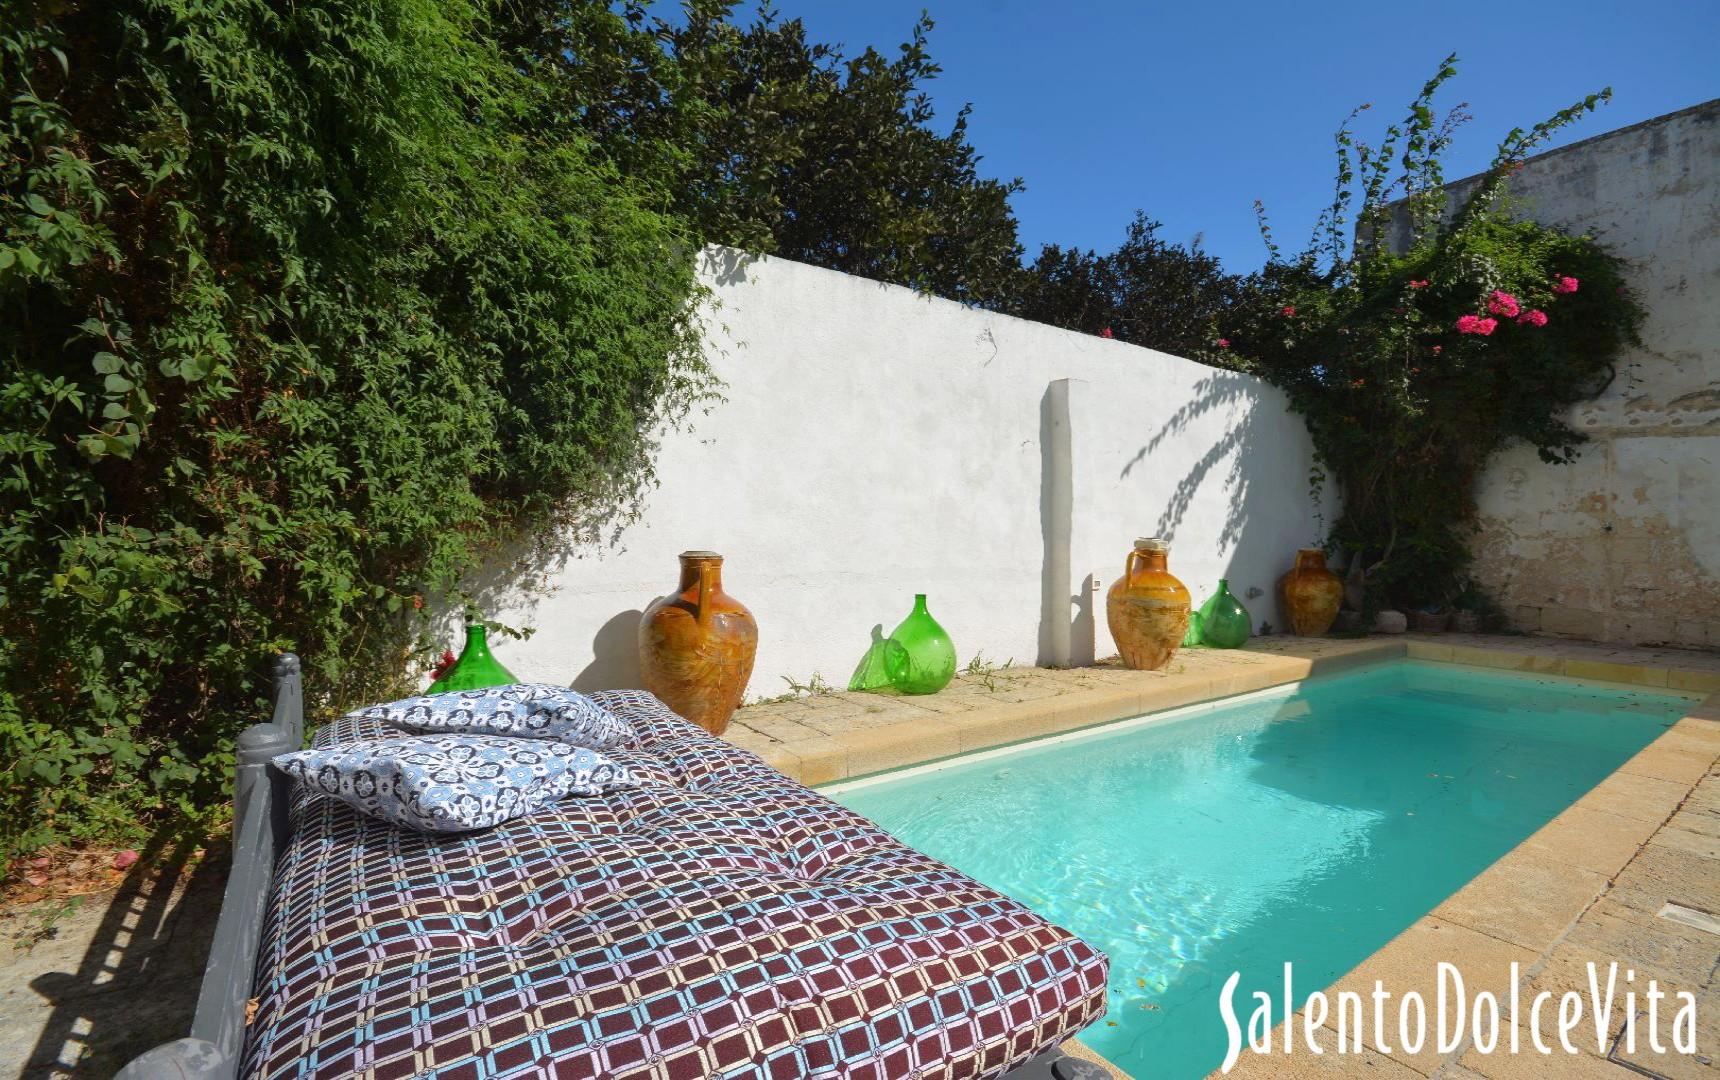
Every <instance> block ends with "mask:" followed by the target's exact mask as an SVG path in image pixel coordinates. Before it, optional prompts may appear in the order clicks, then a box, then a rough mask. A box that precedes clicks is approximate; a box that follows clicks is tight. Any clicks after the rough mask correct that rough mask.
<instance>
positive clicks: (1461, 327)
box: [1457, 315, 1481, 334]
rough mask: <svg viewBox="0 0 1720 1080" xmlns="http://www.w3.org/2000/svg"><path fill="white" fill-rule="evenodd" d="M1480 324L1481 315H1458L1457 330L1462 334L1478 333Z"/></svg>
mask: <svg viewBox="0 0 1720 1080" xmlns="http://www.w3.org/2000/svg"><path fill="white" fill-rule="evenodd" d="M1480 325H1481V316H1479V315H1459V316H1458V317H1457V332H1458V333H1460V334H1474V333H1478V332H1479V331H1477V330H1476V327H1478V326H1480Z"/></svg>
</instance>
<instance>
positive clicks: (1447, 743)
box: [823, 661, 1689, 1078]
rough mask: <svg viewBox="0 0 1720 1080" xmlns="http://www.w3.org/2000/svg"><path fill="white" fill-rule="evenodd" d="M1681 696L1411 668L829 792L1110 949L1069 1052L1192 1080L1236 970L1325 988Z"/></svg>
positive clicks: (1529, 828)
mask: <svg viewBox="0 0 1720 1080" xmlns="http://www.w3.org/2000/svg"><path fill="white" fill-rule="evenodd" d="M1688 704H1689V702H1688V699H1686V698H1682V697H1674V696H1669V695H1661V694H1650V693H1640V692H1635V691H1631V690H1625V689H1614V688H1611V687H1601V686H1596V685H1592V684H1583V683H1575V682H1572V681H1569V680H1554V679H1546V678H1536V677H1532V676H1523V675H1512V674H1502V673H1495V672H1485V671H1478V670H1473V669H1468V668H1461V667H1455V666H1452V665H1446V664H1426V663H1418V662H1415V661H1402V662H1398V663H1394V664H1390V665H1385V666H1381V667H1378V668H1372V669H1367V670H1364V671H1359V672H1355V673H1352V674H1347V675H1339V676H1333V677H1330V678H1322V679H1315V680H1310V681H1308V682H1305V683H1301V684H1299V685H1296V686H1291V687H1283V688H1279V689H1276V690H1268V691H1264V692H1262V693H1259V694H1251V695H1248V696H1246V697H1243V698H1234V699H1231V700H1228V701H1220V702H1214V703H1211V704H1207V705H1200V706H1194V707H1191V708H1187V709H1179V710H1175V711H1173V712H1171V713H1166V714H1160V715H1158V716H1154V717H1143V718H1140V719H1136V720H1126V721H1121V722H1119V723H1115V724H1109V725H1105V726H1104V727H1101V728H1097V729H1094V730H1092V731H1089V732H1082V733H1079V734H1076V735H1067V736H1061V737H1058V738H1054V739H1047V740H1043V741H1040V742H1037V743H1029V744H1025V745H1023V746H1018V747H1010V748H1005V749H1002V750H993V751H987V752H984V753H980V754H974V755H969V756H967V757H963V758H956V759H953V760H950V761H947V762H942V763H938V764H933V765H925V766H919V767H917V768H913V769H908V770H904V771H901V772H897V773H890V774H885V775H883V776H879V777H873V778H870V779H865V780H859V781H851V782H845V783H841V784H837V785H833V786H831V787H828V788H825V789H823V790H824V791H825V792H826V793H827V794H829V795H831V796H832V797H833V798H835V799H837V800H838V801H839V802H842V803H844V804H846V805H848V806H850V807H852V808H854V809H855V810H857V811H859V812H861V813H863V814H865V815H866V816H868V817H870V818H872V819H873V820H874V821H876V822H878V823H879V824H881V825H883V826H884V827H885V828H886V829H888V830H889V831H890V832H892V833H894V834H895V835H896V836H898V837H900V838H901V839H902V840H903V841H905V842H907V843H909V844H911V845H913V846H914V847H917V848H919V849H921V850H922V851H925V852H927V853H928V854H930V855H932V856H934V857H935V858H938V859H941V860H943V861H945V862H948V863H950V864H951V865H953V866H956V867H957V868H959V869H961V870H963V871H966V872H967V873H969V874H971V875H972V876H973V877H975V878H977V879H979V880H980V881H982V882H984V883H985V884H987V885H990V886H992V887H993V888H996V889H998V890H999V891H1002V892H1005V893H1008V894H1009V895H1011V896H1014V897H1016V898H1017V899H1019V900H1021V901H1023V902H1025V903H1027V904H1028V905H1030V906H1032V907H1033V908H1034V909H1035V910H1037V911H1039V912H1040V913H1041V914H1043V915H1045V916H1046V917H1047V918H1049V919H1051V920H1052V921H1053V922H1056V923H1058V924H1060V925H1062V926H1065V927H1067V928H1069V929H1070V930H1073V931H1074V932H1075V933H1077V934H1079V935H1080V936H1082V937H1083V938H1085V939H1086V940H1087V941H1089V942H1091V943H1092V944H1094V945H1096V946H1098V947H1099V948H1101V949H1103V950H1104V951H1105V952H1107V953H1109V954H1110V957H1111V983H1110V1011H1109V1012H1108V1014H1107V1015H1106V1017H1105V1019H1104V1020H1103V1021H1101V1022H1099V1023H1097V1024H1095V1025H1093V1026H1092V1027H1091V1028H1089V1029H1088V1030H1087V1031H1086V1032H1085V1033H1084V1034H1083V1035H1082V1036H1081V1039H1082V1041H1083V1042H1085V1043H1087V1044H1088V1045H1090V1046H1092V1047H1093V1048H1094V1049H1095V1050H1097V1051H1099V1052H1100V1053H1101V1054H1103V1055H1105V1056H1106V1057H1107V1058H1109V1059H1110V1060H1111V1061H1113V1062H1115V1063H1116V1064H1117V1065H1118V1066H1120V1067H1121V1068H1123V1069H1125V1070H1127V1071H1129V1072H1131V1073H1133V1074H1134V1075H1136V1076H1139V1077H1149V1076H1150V1077H1170V1078H1177V1077H1190V1078H1193V1077H1200V1076H1204V1075H1205V1074H1206V1073H1208V1072H1209V1071H1211V1070H1212V1069H1214V1068H1216V1067H1217V1066H1218V1065H1219V1063H1220V1062H1221V1061H1222V1059H1223V1057H1224V1049H1225V1045H1226V1041H1225V1029H1224V1026H1223V1023H1222V1021H1221V1020H1220V1017H1219V1012H1218V1008H1217V1000H1218V993H1219V988H1220V987H1221V986H1222V985H1223V983H1224V981H1225V979H1226V978H1227V977H1228V976H1229V974H1230V973H1231V972H1233V971H1240V972H1241V973H1242V981H1241V983H1240V984H1239V986H1238V988H1237V993H1236V999H1237V1000H1238V1001H1244V1002H1245V1001H1248V1000H1249V997H1248V993H1249V992H1250V991H1252V990H1255V989H1262V990H1267V991H1269V992H1270V991H1274V990H1277V989H1280V988H1281V987H1282V980H1283V965H1284V963H1285V962H1286V961H1290V962H1293V963H1294V964H1295V971H1296V983H1297V986H1298V988H1299V993H1307V992H1310V991H1313V990H1316V989H1319V988H1321V987H1324V986H1326V985H1328V984H1330V983H1331V982H1332V981H1334V980H1335V979H1337V978H1338V977H1339V976H1341V975H1343V974H1344V973H1345V972H1347V971H1348V970H1349V969H1350V968H1352V967H1354V966H1355V965H1356V964H1357V963H1359V962H1361V961H1362V960H1363V959H1365V958H1366V957H1367V956H1368V955H1369V954H1371V953H1372V952H1374V951H1375V950H1376V949H1378V948H1379V947H1380V946H1381V945H1383V944H1385V943H1386V942H1387V941H1389V940H1390V939H1391V938H1392V937H1394V936H1395V935H1396V934H1398V933H1399V932H1400V931H1402V930H1403V929H1404V928H1405V927H1407V926H1409V925H1410V924H1411V923H1413V922H1414V921H1415V920H1416V919H1418V918H1420V917H1421V916H1422V915H1425V914H1426V913H1427V912H1428V911H1429V910H1431V909H1432V908H1434V907H1435V906H1436V905H1438V904H1439V903H1440V901H1442V900H1444V899H1445V898H1446V897H1447V896H1449V895H1450V894H1451V893H1453V892H1455V891H1457V890H1458V889H1459V888H1461V887H1462V886H1463V885H1464V884H1465V883H1466V882H1467V881H1469V879H1470V878H1472V877H1474V876H1475V875H1476V874H1477V873H1479V872H1480V871H1482V870H1483V869H1485V868H1486V867H1487V866H1488V865H1489V864H1491V863H1492V862H1493V861H1494V860H1495V859H1497V858H1498V857H1499V856H1501V855H1503V854H1504V853H1505V852H1507V851H1509V850H1510V849H1511V848H1513V847H1515V846H1516V845H1517V844H1518V843H1519V842H1521V841H1522V840H1523V839H1524V838H1526V837H1527V836H1529V834H1531V833H1533V832H1534V831H1535V830H1536V829H1538V828H1539V827H1540V826H1542V825H1543V824H1545V823H1546V822H1547V821H1548V820H1550V819H1551V818H1553V817H1554V816H1555V815H1557V814H1558V813H1559V811H1561V810H1563V809H1564V808H1565V807H1566V806H1568V805H1570V804H1571V803H1572V802H1573V801H1575V800H1576V799H1577V798H1578V797H1579V796H1581V795H1582V794H1583V793H1584V792H1586V791H1587V790H1588V789H1589V788H1591V787H1593V786H1594V785H1595V784H1596V783H1598V782H1600V781H1601V780H1602V779H1604V778H1605V777H1606V776H1607V775H1608V774H1609V773H1611V772H1612V771H1613V770H1615V769H1616V768H1617V767H1618V766H1619V765H1621V764H1623V763H1624V761H1625V760H1627V759H1628V758H1629V757H1630V756H1631V755H1633V754H1634V753H1635V752H1636V751H1638V750H1640V749H1641V748H1642V747H1643V746H1645V745H1647V744H1648V743H1649V742H1651V741H1652V740H1653V739H1654V738H1655V737H1656V736H1657V735H1659V734H1660V733H1661V731H1663V730H1664V729H1665V728H1666V727H1667V726H1669V725H1671V724H1673V723H1675V722H1676V721H1677V720H1678V719H1679V717H1680V716H1682V715H1683V713H1684V711H1685V708H1686V707H1687V706H1688Z"/></svg>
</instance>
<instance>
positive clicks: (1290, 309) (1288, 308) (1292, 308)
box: [1278, 304, 1296, 315]
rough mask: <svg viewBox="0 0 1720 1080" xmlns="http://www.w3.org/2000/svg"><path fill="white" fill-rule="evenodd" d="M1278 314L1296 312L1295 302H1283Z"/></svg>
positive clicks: (1292, 313)
mask: <svg viewBox="0 0 1720 1080" xmlns="http://www.w3.org/2000/svg"><path fill="white" fill-rule="evenodd" d="M1278 314H1280V315H1294V314H1296V305H1295V304H1285V305H1284V306H1283V307H1282V308H1280V309H1279V311H1278Z"/></svg>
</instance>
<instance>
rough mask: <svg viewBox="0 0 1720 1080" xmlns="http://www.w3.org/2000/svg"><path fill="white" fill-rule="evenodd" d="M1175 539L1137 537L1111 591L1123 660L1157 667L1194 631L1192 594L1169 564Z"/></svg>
mask: <svg viewBox="0 0 1720 1080" xmlns="http://www.w3.org/2000/svg"><path fill="white" fill-rule="evenodd" d="M1170 550H1171V546H1170V544H1168V543H1166V542H1165V541H1163V540H1160V539H1159V538H1157V537H1152V538H1149V539H1145V540H1136V541H1135V550H1133V551H1131V552H1129V557H1128V559H1127V560H1126V561H1125V562H1124V564H1123V576H1122V577H1120V578H1118V579H1117V581H1116V583H1115V584H1113V585H1112V586H1111V591H1110V592H1108V593H1106V594H1105V619H1106V621H1107V622H1109V623H1110V625H1111V637H1112V638H1114V639H1116V642H1117V651H1118V652H1119V653H1121V654H1122V656H1123V663H1124V664H1126V665H1128V666H1129V667H1131V668H1134V669H1136V670H1138V671H1155V670H1157V669H1159V668H1162V667H1164V666H1165V665H1166V664H1168V663H1170V659H1171V656H1172V655H1173V654H1174V653H1175V652H1176V651H1177V646H1178V645H1180V644H1182V640H1183V635H1184V634H1185V633H1187V632H1188V613H1189V606H1190V597H1189V594H1188V590H1187V589H1186V588H1184V587H1183V583H1182V582H1180V581H1178V580H1177V579H1176V578H1175V577H1173V576H1172V575H1171V572H1170V570H1169V569H1167V565H1168V562H1169V558H1170Z"/></svg>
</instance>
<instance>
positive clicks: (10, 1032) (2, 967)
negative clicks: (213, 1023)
mask: <svg viewBox="0 0 1720 1080" xmlns="http://www.w3.org/2000/svg"><path fill="white" fill-rule="evenodd" d="M140 854H141V855H142V858H141V859H140V860H139V861H138V863H137V864H136V865H135V866H134V867H132V868H131V870H130V872H129V873H127V875H126V876H125V878H124V880H123V881H122V882H121V883H120V885H119V888H118V889H116V890H113V891H110V892H105V893H96V894H91V895H87V896H80V897H73V898H70V899H66V900H44V901H40V902H37V903H33V904H28V905H25V906H20V907H11V908H7V909H5V910H4V911H0V1077H6V1076H17V1077H28V1078H30V1080H50V1078H52V1080H62V1078H70V1077H77V1078H85V1077H88V1078H91V1080H96V1078H102V1080H105V1078H107V1077H110V1076H112V1075H113V1074H114V1072H115V1071H116V1070H118V1069H119V1067H120V1066H121V1065H123V1064H125V1062H127V1061H129V1060H130V1059H131V1058H132V1057H135V1056H136V1055H137V1054H139V1053H142V1052H143V1051H144V1050H147V1049H149V1048H150V1047H152V1046H155V1045H156V1044H158V1043H162V1042H166V1041H168V1040H170V1039H175V1038H179V1037H180V1036H182V1035H184V1034H185V1033H186V1032H187V1031H188V1030H190V1027H191V1014H192V1012H193V1011H194V1009H195V1008H196V1004H197V990H198V986H199V984H200V982H201V981H202V978H203V965H204V962H205V961H206V960H207V958H208V955H209V943H210V940H211V939H212V938H213V937H214V933H215V917H216V913H217V912H218V911H219V910H220V906H221V888H222V885H223V884H224V882H225V879H226V876H227V862H226V859H225V858H221V857H214V858H207V859H201V860H194V859H193V857H192V848H191V845H190V844H189V843H188V842H187V843H181V844H174V843H170V842H166V841H163V842H158V843H154V844H151V845H149V846H147V847H145V848H143V849H142V850H141V852H140Z"/></svg>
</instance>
